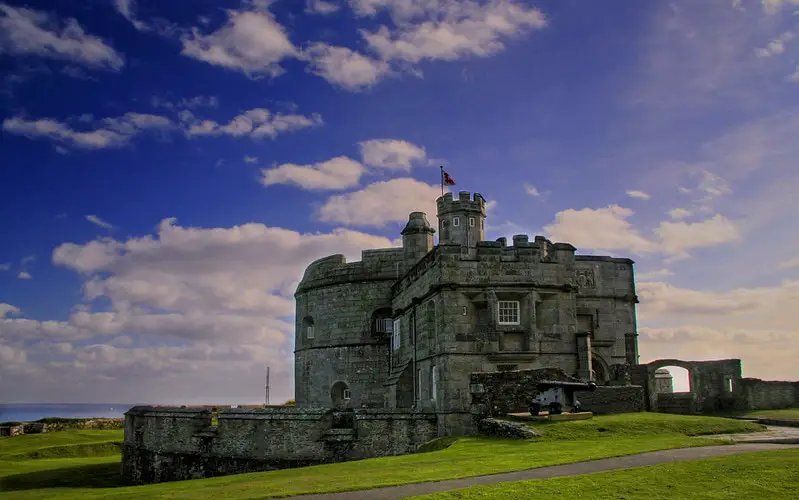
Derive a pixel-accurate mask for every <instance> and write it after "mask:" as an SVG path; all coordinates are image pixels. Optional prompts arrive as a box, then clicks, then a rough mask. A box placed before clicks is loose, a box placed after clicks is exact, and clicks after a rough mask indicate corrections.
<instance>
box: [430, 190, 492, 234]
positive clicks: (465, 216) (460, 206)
mask: <svg viewBox="0 0 799 500" xmlns="http://www.w3.org/2000/svg"><path fill="white" fill-rule="evenodd" d="M436 204H437V205H438V234H439V236H438V243H439V245H461V246H467V247H475V246H477V242H478V241H484V240H485V218H486V203H485V199H484V198H483V196H482V195H481V194H480V193H474V197H471V194H470V193H469V192H468V191H461V192H460V193H458V198H457V199H454V198H453V196H452V193H447V194H445V195H444V196H442V197H440V198H439V199H438V200H436Z"/></svg>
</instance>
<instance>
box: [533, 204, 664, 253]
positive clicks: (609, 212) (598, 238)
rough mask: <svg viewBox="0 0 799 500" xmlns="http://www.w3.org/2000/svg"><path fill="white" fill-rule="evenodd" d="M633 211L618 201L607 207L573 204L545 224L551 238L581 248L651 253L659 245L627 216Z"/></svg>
mask: <svg viewBox="0 0 799 500" xmlns="http://www.w3.org/2000/svg"><path fill="white" fill-rule="evenodd" d="M632 215H633V211H632V210H630V209H628V208H624V207H621V206H619V205H610V206H608V207H605V208H600V209H596V210H594V209H591V208H584V209H582V210H575V209H573V208H570V209H568V210H564V211H562V212H558V213H557V214H555V222H554V223H553V224H551V225H548V226H545V227H544V231H545V232H546V234H547V236H548V237H549V238H550V239H553V240H556V241H567V242H569V243H571V244H573V245H575V246H576V247H580V248H582V249H597V250H606V251H608V250H627V251H631V252H633V253H649V252H653V251H655V250H656V248H657V246H656V245H655V243H653V242H652V241H650V240H648V239H646V238H644V237H643V236H641V234H640V233H639V232H638V230H636V229H635V228H634V227H633V226H632V224H630V222H628V221H627V219H628V218H629V217H630V216H632Z"/></svg>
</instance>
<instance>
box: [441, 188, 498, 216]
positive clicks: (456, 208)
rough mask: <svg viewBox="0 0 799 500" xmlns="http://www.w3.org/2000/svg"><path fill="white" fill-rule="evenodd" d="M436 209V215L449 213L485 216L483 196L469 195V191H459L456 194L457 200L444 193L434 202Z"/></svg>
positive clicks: (478, 194) (477, 194) (450, 194)
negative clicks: (472, 213) (473, 213)
mask: <svg viewBox="0 0 799 500" xmlns="http://www.w3.org/2000/svg"><path fill="white" fill-rule="evenodd" d="M436 206H437V207H438V215H439V216H441V215H444V214H448V213H450V212H464V211H466V212H477V213H480V214H481V215H485V211H486V202H485V198H483V195H481V194H480V193H474V194H472V193H470V192H469V191H461V192H460V193H458V198H457V199H455V198H454V196H453V195H452V193H446V194H445V195H444V196H441V197H439V198H438V199H437V200H436Z"/></svg>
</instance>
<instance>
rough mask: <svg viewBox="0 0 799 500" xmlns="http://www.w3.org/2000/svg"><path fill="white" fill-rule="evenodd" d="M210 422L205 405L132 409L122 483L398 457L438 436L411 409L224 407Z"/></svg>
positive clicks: (432, 418) (429, 416)
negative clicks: (216, 420)
mask: <svg viewBox="0 0 799 500" xmlns="http://www.w3.org/2000/svg"><path fill="white" fill-rule="evenodd" d="M211 423H212V414H211V411H210V410H209V409H205V408H164V407H148V406H144V407H141V406H139V407H134V408H131V409H130V410H129V411H128V412H127V413H126V414H125V439H124V442H123V445H122V474H123V478H124V480H125V481H126V482H127V483H130V484H146V483H158V482H164V481H175V480H185V479H196V478H203V477H214V476H221V475H228V474H239V473H244V472H255V471H265V470H274V469H280V468H288V467H298V466H305V465H314V464H321V463H328V462H341V461H347V460H358V459H363V458H373V457H381V456H390V455H401V454H406V453H413V452H414V451H416V449H417V447H418V446H419V445H421V444H423V443H425V442H427V441H429V440H431V439H433V438H435V437H437V435H438V433H437V422H436V415H435V414H434V413H425V412H413V411H410V410H405V411H403V410H396V411H387V410H358V411H357V412H356V411H348V412H337V411H333V410H331V409H326V408H318V409H313V408H303V409H300V408H290V407H267V408H258V409H243V408H228V409H222V410H221V411H220V412H219V416H218V424H217V425H215V426H214V425H211Z"/></svg>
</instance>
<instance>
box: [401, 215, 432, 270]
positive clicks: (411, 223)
mask: <svg viewBox="0 0 799 500" xmlns="http://www.w3.org/2000/svg"><path fill="white" fill-rule="evenodd" d="M435 232H436V230H435V229H433V228H432V227H430V222H428V221H427V215H426V214H425V213H424V212H413V213H411V215H410V217H409V219H408V224H406V225H405V229H403V230H402V249H403V254H404V256H405V261H406V262H407V263H408V265H411V266H412V265H413V264H415V263H416V262H417V261H418V260H419V259H421V258H422V257H424V256H425V255H427V252H429V251H430V250H432V249H433V234H434V233H435Z"/></svg>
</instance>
